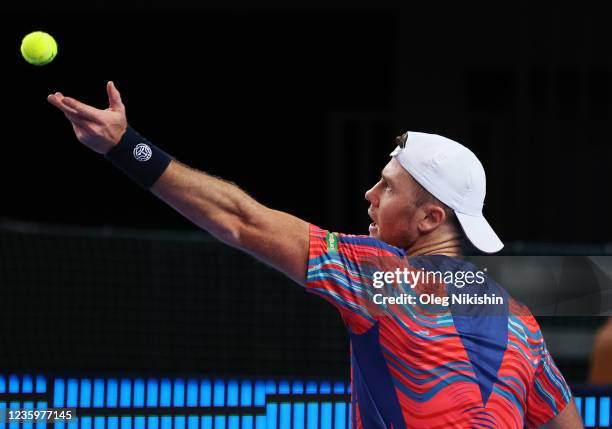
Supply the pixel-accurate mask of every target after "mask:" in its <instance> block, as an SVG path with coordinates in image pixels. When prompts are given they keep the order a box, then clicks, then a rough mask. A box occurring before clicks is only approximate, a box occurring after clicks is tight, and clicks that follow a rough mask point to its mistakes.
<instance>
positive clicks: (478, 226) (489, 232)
mask: <svg viewBox="0 0 612 429" xmlns="http://www.w3.org/2000/svg"><path fill="white" fill-rule="evenodd" d="M455 214H456V215H457V219H459V223H460V224H461V227H462V228H463V231H464V232H465V235H466V236H467V238H468V240H470V242H471V243H472V244H473V245H474V246H476V248H477V249H478V250H480V251H482V252H485V253H495V252H499V251H500V250H501V249H502V248H503V247H504V243H502V241H501V240H500V239H499V237H498V236H497V234H495V231H493V228H491V225H489V222H487V220H486V219H485V218H484V216H482V215H480V216H470V215H466V214H464V213H459V212H455Z"/></svg>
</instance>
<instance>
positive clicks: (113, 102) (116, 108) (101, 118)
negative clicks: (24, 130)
mask: <svg viewBox="0 0 612 429" xmlns="http://www.w3.org/2000/svg"><path fill="white" fill-rule="evenodd" d="M106 92H107V93H108V102H109V107H108V108H107V109H105V110H100V109H96V108H95V107H92V106H89V105H87V104H85V103H81V102H80V101H77V100H75V99H74V98H70V97H64V95H62V93H60V92H56V93H55V94H51V95H49V96H48V97H47V101H49V103H51V104H53V105H54V106H55V107H57V108H58V109H60V110H61V111H62V112H63V113H64V115H66V117H67V118H68V120H69V121H70V123H71V124H72V128H73V129H74V133H75V134H76V137H77V139H79V141H80V142H81V143H83V144H84V145H85V146H87V147H88V148H90V149H91V150H93V151H95V152H98V153H102V154H105V153H107V152H108V151H109V150H111V148H112V147H113V146H115V145H116V144H117V143H119V140H121V137H122V136H123V134H124V133H125V131H126V129H127V126H128V123H127V118H126V116H125V106H124V105H123V103H122V102H121V95H120V94H119V91H117V88H115V85H114V84H113V82H108V84H107V85H106Z"/></svg>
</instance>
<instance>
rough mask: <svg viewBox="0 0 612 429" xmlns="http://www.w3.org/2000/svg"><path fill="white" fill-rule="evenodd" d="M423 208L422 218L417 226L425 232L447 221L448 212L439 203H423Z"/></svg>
mask: <svg viewBox="0 0 612 429" xmlns="http://www.w3.org/2000/svg"><path fill="white" fill-rule="evenodd" d="M421 210H422V212H421V219H420V220H419V222H418V224H417V228H418V229H419V231H420V232H421V233H423V234H426V233H428V232H431V231H433V230H434V229H436V228H437V227H439V226H440V225H442V224H443V223H444V222H446V212H445V211H444V209H443V208H442V207H440V205H438V204H434V203H428V204H423V206H422V207H421Z"/></svg>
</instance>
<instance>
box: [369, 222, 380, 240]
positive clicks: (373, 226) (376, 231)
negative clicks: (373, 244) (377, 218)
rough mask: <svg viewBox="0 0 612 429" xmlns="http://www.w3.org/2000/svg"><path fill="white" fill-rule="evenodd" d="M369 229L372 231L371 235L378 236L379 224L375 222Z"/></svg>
mask: <svg viewBox="0 0 612 429" xmlns="http://www.w3.org/2000/svg"><path fill="white" fill-rule="evenodd" d="M368 231H369V232H370V237H372V238H378V225H376V224H375V223H374V222H372V223H371V224H370V227H369V228H368Z"/></svg>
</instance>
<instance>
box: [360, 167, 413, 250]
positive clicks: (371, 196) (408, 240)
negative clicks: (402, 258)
mask: <svg viewBox="0 0 612 429" xmlns="http://www.w3.org/2000/svg"><path fill="white" fill-rule="evenodd" d="M416 196H417V188H416V182H415V181H414V179H413V178H412V176H410V174H408V172H407V171H406V170H404V168H403V167H402V166H401V164H400V163H399V162H398V161H397V160H396V159H395V158H392V159H391V161H389V163H388V164H387V165H386V166H385V168H384V169H383V170H382V175H381V179H380V180H379V181H378V183H376V184H375V185H374V186H373V187H372V188H371V189H370V190H369V191H367V192H366V194H365V198H366V200H368V201H369V202H370V208H369V209H368V215H369V216H370V218H371V219H372V221H373V222H372V223H371V224H370V237H374V238H377V239H379V240H381V241H384V242H386V243H388V244H391V245H393V246H396V247H399V248H403V249H407V248H408V247H410V244H412V243H414V241H415V240H416V239H417V237H418V230H417V227H416V215H417V213H418V209H417V207H416V204H415V202H416V201H415V200H416Z"/></svg>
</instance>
